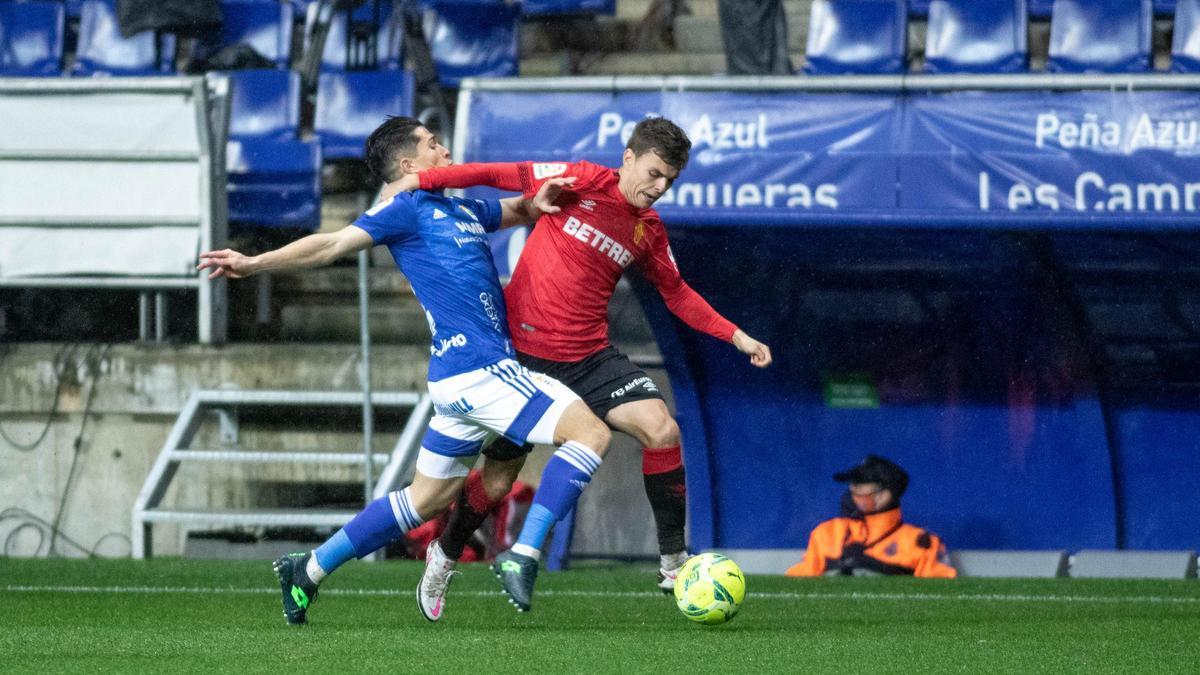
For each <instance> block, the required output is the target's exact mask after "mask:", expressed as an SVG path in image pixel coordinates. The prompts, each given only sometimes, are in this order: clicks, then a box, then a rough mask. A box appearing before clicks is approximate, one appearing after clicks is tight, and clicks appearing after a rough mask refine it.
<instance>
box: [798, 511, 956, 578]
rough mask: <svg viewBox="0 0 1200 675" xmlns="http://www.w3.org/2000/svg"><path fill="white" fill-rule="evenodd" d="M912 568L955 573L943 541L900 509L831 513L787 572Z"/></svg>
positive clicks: (930, 574)
mask: <svg viewBox="0 0 1200 675" xmlns="http://www.w3.org/2000/svg"><path fill="white" fill-rule="evenodd" d="M855 570H859V571H867V572H875V573H878V574H911V575H913V576H918V577H943V578H953V577H955V576H957V574H958V572H957V571H956V570H955V569H954V568H953V567H951V566H950V565H949V563H948V557H947V555H946V547H945V546H943V545H942V540H941V539H938V537H937V535H936V534H933V533H931V532H926V531H925V530H923V529H921V528H919V527H917V526H915V525H909V524H907V523H905V522H903V521H902V520H901V518H900V509H899V508H894V509H890V510H888V511H883V512H882V513H872V514H870V515H868V516H865V517H863V518H833V519H831V520H827V521H825V522H823V523H821V524H820V525H818V526H817V527H816V529H814V530H813V531H812V534H811V535H810V536H809V538H808V551H807V552H806V553H805V554H804V559H803V560H801V561H800V562H798V563H796V564H795V565H792V567H791V568H790V569H788V571H787V575H788V576H789V577H817V576H821V575H824V574H838V573H842V574H851V573H853V572H854V571H855Z"/></svg>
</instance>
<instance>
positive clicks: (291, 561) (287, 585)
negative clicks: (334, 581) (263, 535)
mask: <svg viewBox="0 0 1200 675" xmlns="http://www.w3.org/2000/svg"><path fill="white" fill-rule="evenodd" d="M310 557H312V552H311V551H309V552H308V553H289V554H287V555H285V556H283V557H281V558H280V559H279V560H276V561H275V563H274V565H272V567H273V568H274V570H275V574H276V575H278V576H279V588H280V590H281V591H282V592H283V616H284V618H286V619H287V622H288V625H290V626H303V625H304V624H306V623H308V606H309V605H311V604H312V602H313V600H316V599H317V585H316V584H314V583H313V582H312V580H311V579H309V578H308V573H307V572H306V571H305V570H304V568H305V565H307V564H308V559H309V558H310Z"/></svg>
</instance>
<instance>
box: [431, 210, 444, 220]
mask: <svg viewBox="0 0 1200 675" xmlns="http://www.w3.org/2000/svg"><path fill="white" fill-rule="evenodd" d="M445 217H446V214H445V213H444V212H443V211H442V210H441V209H434V210H433V219H434V220H441V219H442V218H445Z"/></svg>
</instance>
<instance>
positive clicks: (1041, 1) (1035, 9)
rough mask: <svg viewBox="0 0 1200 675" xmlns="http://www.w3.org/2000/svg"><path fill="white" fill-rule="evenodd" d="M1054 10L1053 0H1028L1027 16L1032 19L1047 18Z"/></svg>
mask: <svg viewBox="0 0 1200 675" xmlns="http://www.w3.org/2000/svg"><path fill="white" fill-rule="evenodd" d="M1053 11H1054V0H1029V16H1030V17H1031V18H1034V19H1049V18H1050V14H1051V13H1052V12H1053Z"/></svg>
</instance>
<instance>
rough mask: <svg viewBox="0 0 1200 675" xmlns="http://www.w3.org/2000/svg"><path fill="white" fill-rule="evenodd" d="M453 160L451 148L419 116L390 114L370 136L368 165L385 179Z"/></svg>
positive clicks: (386, 180)
mask: <svg viewBox="0 0 1200 675" xmlns="http://www.w3.org/2000/svg"><path fill="white" fill-rule="evenodd" d="M452 163H453V160H451V159H450V151H449V150H447V149H446V147H445V146H444V145H442V143H441V141H439V140H438V137H437V136H436V135H435V134H433V133H431V132H430V131H429V130H428V129H426V128H425V125H424V124H421V120H419V119H417V118H415V117H389V118H388V119H387V121H386V122H384V123H383V124H381V125H379V128H377V129H376V130H375V131H372V132H371V135H370V136H369V137H368V138H367V168H369V169H370V170H371V173H372V174H374V175H375V177H376V178H379V179H380V180H382V181H383V182H385V183H390V182H392V181H394V180H396V179H397V178H400V177H401V176H403V175H404V174H407V173H416V172H418V171H422V170H424V169H430V168H433V167H435V166H448V165H450V164H452Z"/></svg>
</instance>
